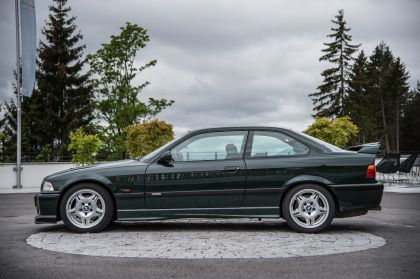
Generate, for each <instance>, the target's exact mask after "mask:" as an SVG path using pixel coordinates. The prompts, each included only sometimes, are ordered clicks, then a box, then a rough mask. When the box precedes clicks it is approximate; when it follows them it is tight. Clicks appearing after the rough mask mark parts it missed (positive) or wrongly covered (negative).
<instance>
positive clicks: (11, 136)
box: [0, 71, 36, 162]
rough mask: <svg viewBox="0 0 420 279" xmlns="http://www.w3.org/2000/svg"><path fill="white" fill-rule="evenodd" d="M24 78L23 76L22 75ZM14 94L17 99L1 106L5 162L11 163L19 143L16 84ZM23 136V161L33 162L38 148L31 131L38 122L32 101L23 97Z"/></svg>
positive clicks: (12, 99) (0, 124)
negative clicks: (17, 142) (35, 150)
mask: <svg viewBox="0 0 420 279" xmlns="http://www.w3.org/2000/svg"><path fill="white" fill-rule="evenodd" d="M13 75H14V77H15V80H16V79H17V74H16V71H14V72H13ZM21 76H22V75H21ZM13 94H14V96H15V98H11V99H10V100H9V101H8V102H7V101H5V102H4V103H3V104H1V106H0V109H2V110H4V114H3V119H2V120H1V121H0V122H1V123H0V127H1V130H2V131H3V161H5V162H10V161H15V160H16V150H17V146H16V141H17V132H16V130H17V107H16V100H15V99H16V97H17V87H16V82H15V83H13ZM21 110H22V114H21V124H22V126H21V136H22V141H21V143H22V145H21V147H22V155H23V156H22V161H32V159H33V158H32V157H31V155H32V154H33V153H34V146H36V141H35V139H36V135H35V133H33V132H32V130H33V129H31V125H32V122H34V121H36V119H34V116H33V113H32V111H33V109H32V100H31V98H29V97H26V96H21Z"/></svg>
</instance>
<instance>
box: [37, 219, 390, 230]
mask: <svg viewBox="0 0 420 279" xmlns="http://www.w3.org/2000/svg"><path fill="white" fill-rule="evenodd" d="M380 227H383V226H381V225H378V224H370V225H369V226H368V227H367V226H366V224H357V223H355V222H352V223H347V222H338V223H333V224H331V226H330V227H329V228H328V229H327V230H326V231H325V232H326V233H328V232H332V233H339V232H348V231H363V232H369V233H372V232H374V231H375V230H377V229H380ZM62 231H67V232H68V233H72V232H71V231H70V230H68V229H66V227H65V226H64V224H63V223H62V222H60V223H58V224H56V225H46V226H42V227H40V228H38V229H37V230H36V232H62ZM142 231H143V232H150V231H160V232H162V231H168V232H172V231H178V232H179V231H232V232H234V231H238V232H247V231H249V232H263V231H267V232H290V233H297V232H295V231H293V230H292V229H291V228H290V227H289V226H288V225H287V223H286V222H285V221H284V220H282V219H280V220H275V219H274V220H264V219H263V220H261V221H258V220H257V219H255V220H254V219H234V220H230V219H200V218H196V219H170V220H159V221H140V222H120V221H118V222H113V223H111V224H110V225H109V226H108V227H107V228H106V229H104V230H103V231H102V232H142Z"/></svg>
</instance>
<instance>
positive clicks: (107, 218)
mask: <svg viewBox="0 0 420 279" xmlns="http://www.w3.org/2000/svg"><path fill="white" fill-rule="evenodd" d="M83 189H89V190H93V191H96V192H97V193H98V194H99V195H101V196H102V198H103V200H104V202H105V211H104V217H103V218H102V220H101V221H100V222H99V223H98V224H97V225H95V226H93V227H91V228H86V229H85V228H79V227H77V226H75V225H73V223H72V222H71V221H70V220H69V219H68V218H67V214H66V203H67V201H68V199H69V198H70V197H71V196H72V195H73V194H74V193H75V192H77V191H79V190H83ZM113 212H114V203H113V201H112V198H111V196H110V195H109V193H108V192H107V191H106V190H105V189H104V188H103V187H101V186H99V185H96V184H92V183H81V184H77V185H75V186H73V187H71V188H70V189H69V190H68V191H66V192H65V193H64V195H63V197H62V199H61V202H60V216H61V219H62V220H63V222H64V224H65V225H66V227H67V228H68V229H70V230H72V231H75V232H78V233H93V232H99V231H101V230H103V229H105V228H106V227H107V226H108V225H109V224H110V223H111V221H112V218H113Z"/></svg>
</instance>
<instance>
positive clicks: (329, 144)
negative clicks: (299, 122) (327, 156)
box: [297, 132, 348, 152]
mask: <svg viewBox="0 0 420 279" xmlns="http://www.w3.org/2000/svg"><path fill="white" fill-rule="evenodd" d="M297 133H299V134H300V135H301V136H304V137H306V138H309V139H310V140H312V141H315V142H317V143H318V144H320V145H322V146H324V147H326V148H328V149H329V150H330V151H331V152H348V151H347V150H344V149H341V148H340V147H338V146H335V145H333V144H331V143H328V142H325V141H323V140H320V139H317V138H315V137H312V136H310V135H307V134H305V133H301V132H297Z"/></svg>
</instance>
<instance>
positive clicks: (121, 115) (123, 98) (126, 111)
mask: <svg viewBox="0 0 420 279" xmlns="http://www.w3.org/2000/svg"><path fill="white" fill-rule="evenodd" d="M120 29H121V33H120V34H119V35H117V36H111V40H110V42H109V43H105V44H102V48H101V49H99V50H98V51H97V52H96V53H94V54H92V55H88V57H87V59H88V61H89V64H90V69H91V73H92V74H93V75H94V76H95V79H93V86H94V88H95V92H96V99H97V112H98V117H99V118H100V119H102V120H103V121H105V122H106V125H105V127H104V129H103V130H104V135H105V136H106V143H107V144H108V150H109V151H110V152H114V153H117V154H118V155H120V156H122V157H125V144H124V142H125V135H124V129H125V128H126V127H127V126H129V125H133V124H135V123H139V122H142V121H144V120H147V119H150V118H151V117H153V116H155V115H157V114H158V113H159V112H161V111H162V110H163V109H165V108H166V107H167V106H170V105H172V103H173V101H168V100H165V99H160V100H157V99H154V98H149V101H148V103H147V104H146V103H143V102H141V101H140V100H139V98H138V96H139V94H140V93H141V91H142V90H143V89H144V88H145V87H146V86H148V85H149V82H148V81H146V82H144V83H142V84H140V85H133V84H132V83H133V80H134V78H135V77H136V75H137V74H139V73H141V72H142V71H144V70H146V69H147V68H149V67H152V66H154V65H155V64H156V60H152V61H150V62H148V63H146V64H144V65H142V66H140V67H137V66H136V65H135V58H136V55H137V52H138V51H139V50H140V49H143V48H144V47H146V43H147V42H149V36H148V35H147V30H146V29H143V28H142V27H140V26H138V25H136V24H132V23H126V25H125V26H123V27H121V28H120Z"/></svg>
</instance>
